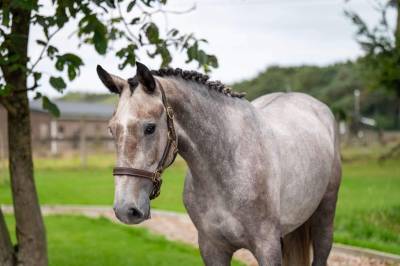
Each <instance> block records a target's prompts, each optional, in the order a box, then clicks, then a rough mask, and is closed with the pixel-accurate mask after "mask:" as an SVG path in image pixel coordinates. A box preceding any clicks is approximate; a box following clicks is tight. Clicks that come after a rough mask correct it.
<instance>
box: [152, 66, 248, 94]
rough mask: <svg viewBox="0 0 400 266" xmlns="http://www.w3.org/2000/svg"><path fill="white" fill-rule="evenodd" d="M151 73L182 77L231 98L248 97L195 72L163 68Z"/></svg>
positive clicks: (161, 75)
mask: <svg viewBox="0 0 400 266" xmlns="http://www.w3.org/2000/svg"><path fill="white" fill-rule="evenodd" d="M151 73H152V74H153V75H155V76H160V77H180V78H182V79H184V80H187V81H194V82H196V83H199V84H202V85H205V86H206V87H207V88H209V89H212V90H215V91H217V92H220V93H222V94H224V95H226V96H230V97H235V98H243V97H244V96H245V95H246V93H244V92H235V91H233V90H232V88H230V87H228V86H226V85H225V84H223V83H222V82H221V81H219V80H216V81H210V80H209V78H210V77H209V76H208V75H205V74H202V73H200V72H197V71H193V70H192V71H188V70H182V69H180V68H161V69H159V70H152V71H151Z"/></svg>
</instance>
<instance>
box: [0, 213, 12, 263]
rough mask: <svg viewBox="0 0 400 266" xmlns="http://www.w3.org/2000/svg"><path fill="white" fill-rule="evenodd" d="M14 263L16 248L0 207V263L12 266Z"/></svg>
mask: <svg viewBox="0 0 400 266" xmlns="http://www.w3.org/2000/svg"><path fill="white" fill-rule="evenodd" d="M13 264H14V249H13V246H12V243H11V240H10V235H9V233H8V230H7V225H6V223H5V220H4V216H3V212H2V211H1V209H0V265H2V266H12V265H13Z"/></svg>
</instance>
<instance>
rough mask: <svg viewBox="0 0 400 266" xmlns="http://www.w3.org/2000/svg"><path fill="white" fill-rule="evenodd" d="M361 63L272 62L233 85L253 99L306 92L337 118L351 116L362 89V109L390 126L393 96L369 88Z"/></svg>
mask: <svg viewBox="0 0 400 266" xmlns="http://www.w3.org/2000/svg"><path fill="white" fill-rule="evenodd" d="M363 68H364V66H363V63H362V62H361V61H360V60H359V61H356V62H350V61H348V62H345V63H337V64H333V65H328V66H324V67H319V66H307V65H305V66H297V67H279V66H271V67H269V68H267V69H266V70H265V71H264V72H262V73H260V74H259V75H258V76H257V77H255V78H253V79H250V80H245V81H242V82H239V83H236V84H233V85H232V86H233V87H234V88H235V89H236V90H238V91H244V92H246V93H247V95H246V97H247V98H248V99H249V100H253V99H255V98H257V97H259V96H261V95H264V94H266V93H272V92H281V91H297V92H304V93H308V94H310V95H312V96H314V97H316V98H317V99H319V100H321V101H323V102H325V103H326V104H328V105H329V107H330V108H331V109H332V110H333V112H334V113H335V115H336V116H337V117H340V118H350V117H351V116H352V114H353V108H354V96H353V94H354V90H356V89H358V90H360V91H361V112H362V114H363V115H364V116H367V117H372V118H375V119H376V120H377V122H378V126H380V127H382V128H389V129H390V128H393V127H394V123H393V116H394V115H395V109H396V99H395V97H394V95H388V94H387V93H386V92H384V91H381V90H369V89H368V88H367V86H366V81H365V79H364V77H363V75H362V74H361V73H362V71H363Z"/></svg>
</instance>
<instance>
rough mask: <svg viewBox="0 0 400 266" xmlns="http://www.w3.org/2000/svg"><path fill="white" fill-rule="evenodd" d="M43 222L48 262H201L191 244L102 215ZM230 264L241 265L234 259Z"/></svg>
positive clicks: (80, 265) (103, 265) (65, 265)
mask: <svg viewBox="0 0 400 266" xmlns="http://www.w3.org/2000/svg"><path fill="white" fill-rule="evenodd" d="M7 222H8V224H9V225H10V226H9V228H13V229H14V228H15V225H14V221H13V220H12V219H11V217H7ZM45 224H46V228H47V232H48V233H47V236H48V242H49V262H50V263H49V264H50V265H54V266H69V265H74V266H87V265H96V266H109V265H115V266H118V265H121V266H122V265H137V266H140V265H146V266H147V265H182V266H183V265H199V266H200V265H203V263H202V260H201V257H200V253H199V251H198V250H196V249H195V248H193V247H190V246H187V245H184V244H181V243H177V242H171V241H168V240H166V239H165V238H163V237H161V236H155V235H153V234H151V233H149V232H148V231H147V230H145V229H141V228H137V227H127V226H123V225H117V224H114V223H112V222H110V221H108V220H106V219H105V218H98V219H90V218H86V217H80V216H49V217H45ZM99 232H101V233H99ZM12 235H14V234H12ZM233 265H242V264H239V263H238V262H236V261H235V262H233Z"/></svg>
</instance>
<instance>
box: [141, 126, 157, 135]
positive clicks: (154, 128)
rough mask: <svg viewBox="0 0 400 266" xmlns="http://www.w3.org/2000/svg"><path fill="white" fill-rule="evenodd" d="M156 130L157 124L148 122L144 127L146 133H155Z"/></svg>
mask: <svg viewBox="0 0 400 266" xmlns="http://www.w3.org/2000/svg"><path fill="white" fill-rule="evenodd" d="M155 130H156V125H155V124H147V125H146V126H145V128H144V134H145V135H150V134H153V133H154V131H155Z"/></svg>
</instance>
